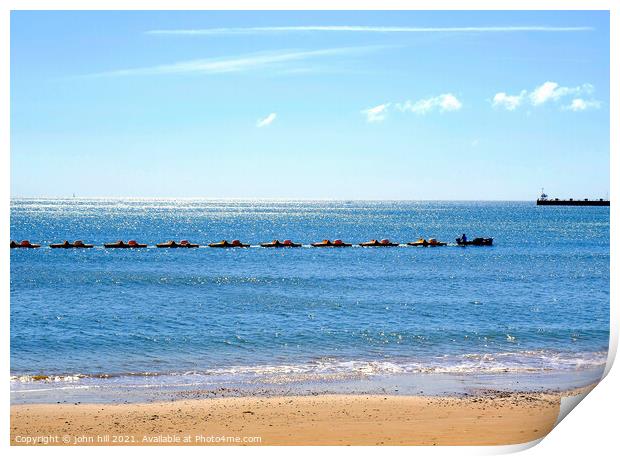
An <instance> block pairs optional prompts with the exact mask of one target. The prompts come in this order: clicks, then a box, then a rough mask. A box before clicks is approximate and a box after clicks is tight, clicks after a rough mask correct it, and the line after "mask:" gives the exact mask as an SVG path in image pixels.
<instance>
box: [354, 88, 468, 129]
mask: <svg viewBox="0 0 620 456" xmlns="http://www.w3.org/2000/svg"><path fill="white" fill-rule="evenodd" d="M392 107H394V108H396V110H397V111H399V112H412V113H415V114H420V115H424V114H427V113H429V112H431V111H439V112H450V111H458V110H459V109H461V108H462V107H463V103H461V101H460V100H459V99H458V98H457V97H456V96H455V95H453V94H451V93H442V94H441V95H437V96H436V97H430V98H423V99H420V100H416V101H411V100H407V101H404V102H402V103H383V104H380V105H377V106H374V107H372V108H367V109H364V110H362V111H361V113H362V114H363V115H364V116H366V121H367V122H369V123H374V122H382V121H384V120H385V118H386V117H387V115H388V112H389V111H390V110H392Z"/></svg>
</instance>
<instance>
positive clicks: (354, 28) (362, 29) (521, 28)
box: [146, 25, 594, 35]
mask: <svg viewBox="0 0 620 456" xmlns="http://www.w3.org/2000/svg"><path fill="white" fill-rule="evenodd" d="M592 30H594V29H593V28H592V27H584V26H576V27H551V26H545V25H517V26H488V27H381V26H366V25H302V26H286V27H220V28H208V29H176V30H174V29H173V30H149V31H147V32H146V33H147V34H149V35H247V34H257V33H291V32H297V33H304V32H357V33H506V32H588V31H592Z"/></svg>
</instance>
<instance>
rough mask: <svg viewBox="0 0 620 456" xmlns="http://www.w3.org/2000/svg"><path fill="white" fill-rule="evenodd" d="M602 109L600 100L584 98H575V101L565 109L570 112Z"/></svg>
mask: <svg viewBox="0 0 620 456" xmlns="http://www.w3.org/2000/svg"><path fill="white" fill-rule="evenodd" d="M600 107H601V102H600V101H598V100H584V99H583V98H574V99H573V101H571V103H570V104H569V105H567V106H564V109H566V110H568V111H574V112H578V111H585V110H587V109H598V108H600Z"/></svg>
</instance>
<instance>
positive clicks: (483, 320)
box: [10, 198, 610, 403]
mask: <svg viewBox="0 0 620 456" xmlns="http://www.w3.org/2000/svg"><path fill="white" fill-rule="evenodd" d="M609 223H610V222H609V208H608V207H538V206H536V204H535V202H531V201H528V202H524V201H520V202H489V201H475V202H450V201H294V200H217V199H134V198H132V199H128V198H106V199H104V198H96V199H87V198H68V199H12V200H11V230H10V231H11V239H13V240H16V241H18V242H19V241H20V240H22V239H29V240H30V241H31V242H36V243H40V244H41V248H39V249H11V253H10V294H11V300H10V325H11V326H10V329H11V332H10V349H11V356H10V363H11V382H10V383H11V400H12V402H13V403H32V402H54V403H55V402H132V401H134V402H135V401H150V400H164V399H171V398H172V399H174V398H188V397H218V396H226V395H251V394H266V395H269V394H318V393H324V392H329V393H367V394H374V393H376V394H386V393H390V394H470V393H473V392H476V391H483V390H510V391H515V390H528V391H534V390H535V391H539V390H568V389H571V388H576V387H580V386H585V385H589V384H591V383H594V382H596V381H597V380H599V379H600V377H601V375H602V373H603V370H604V367H605V363H606V361H607V351H608V345H609V271H610V252H609V249H610V247H609V242H610V241H609V238H610V225H609ZM462 233H466V234H467V236H468V237H469V238H470V239H471V238H473V237H492V238H493V239H494V241H493V246H491V247H476V246H468V247H460V246H457V245H456V244H455V238H456V237H457V236H459V235H461V234H462ZM420 237H424V238H429V237H433V238H436V239H438V240H440V241H445V242H448V245H447V246H444V247H427V248H424V247H411V246H406V245H400V246H398V247H374V248H373V247H360V246H358V245H357V244H358V243H361V242H364V241H368V240H370V239H383V238H387V239H390V240H391V241H392V242H398V243H401V244H406V243H407V242H411V241H415V240H417V239H418V238H420ZM65 239H67V240H69V241H73V240H76V239H80V240H83V241H84V242H86V243H92V244H95V247H94V248H92V249H70V250H65V249H50V248H48V245H49V244H50V243H54V242H61V241H63V240H65ZM119 239H123V240H125V241H127V240H129V239H135V240H137V241H138V242H142V243H146V244H148V245H149V247H148V248H145V249H122V250H119V249H105V248H103V244H104V243H106V242H114V241H116V240H119ZM170 239H174V240H176V241H179V240H181V239H187V240H189V241H191V242H195V243H198V244H200V248H195V249H159V248H155V247H154V245H155V244H156V243H158V242H164V241H167V240H170ZM222 239H228V240H229V241H230V240H232V239H239V240H241V241H242V242H244V243H249V244H251V247H249V248H240V249H215V248H209V247H207V246H206V245H207V244H208V243H210V242H216V241H220V240H222ZM273 239H280V240H284V239H291V240H292V241H294V242H299V243H302V244H303V247H301V248H291V249H268V248H263V247H259V246H258V244H259V243H261V242H268V241H271V240H273ZM323 239H332V240H333V239H342V240H343V241H344V242H350V243H352V244H354V246H353V247H351V248H314V247H311V246H310V245H309V244H310V243H312V242H317V241H321V240H323Z"/></svg>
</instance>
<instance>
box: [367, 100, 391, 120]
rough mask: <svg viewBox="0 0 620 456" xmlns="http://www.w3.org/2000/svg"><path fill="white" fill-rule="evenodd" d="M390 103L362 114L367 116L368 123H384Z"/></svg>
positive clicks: (369, 109)
mask: <svg viewBox="0 0 620 456" xmlns="http://www.w3.org/2000/svg"><path fill="white" fill-rule="evenodd" d="M389 106H390V103H383V104H380V105H378V106H375V107H373V108H368V109H364V110H362V114H364V115H365V116H366V122H368V123H375V122H383V121H384V120H385V118H386V116H387V111H388V108H389Z"/></svg>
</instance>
